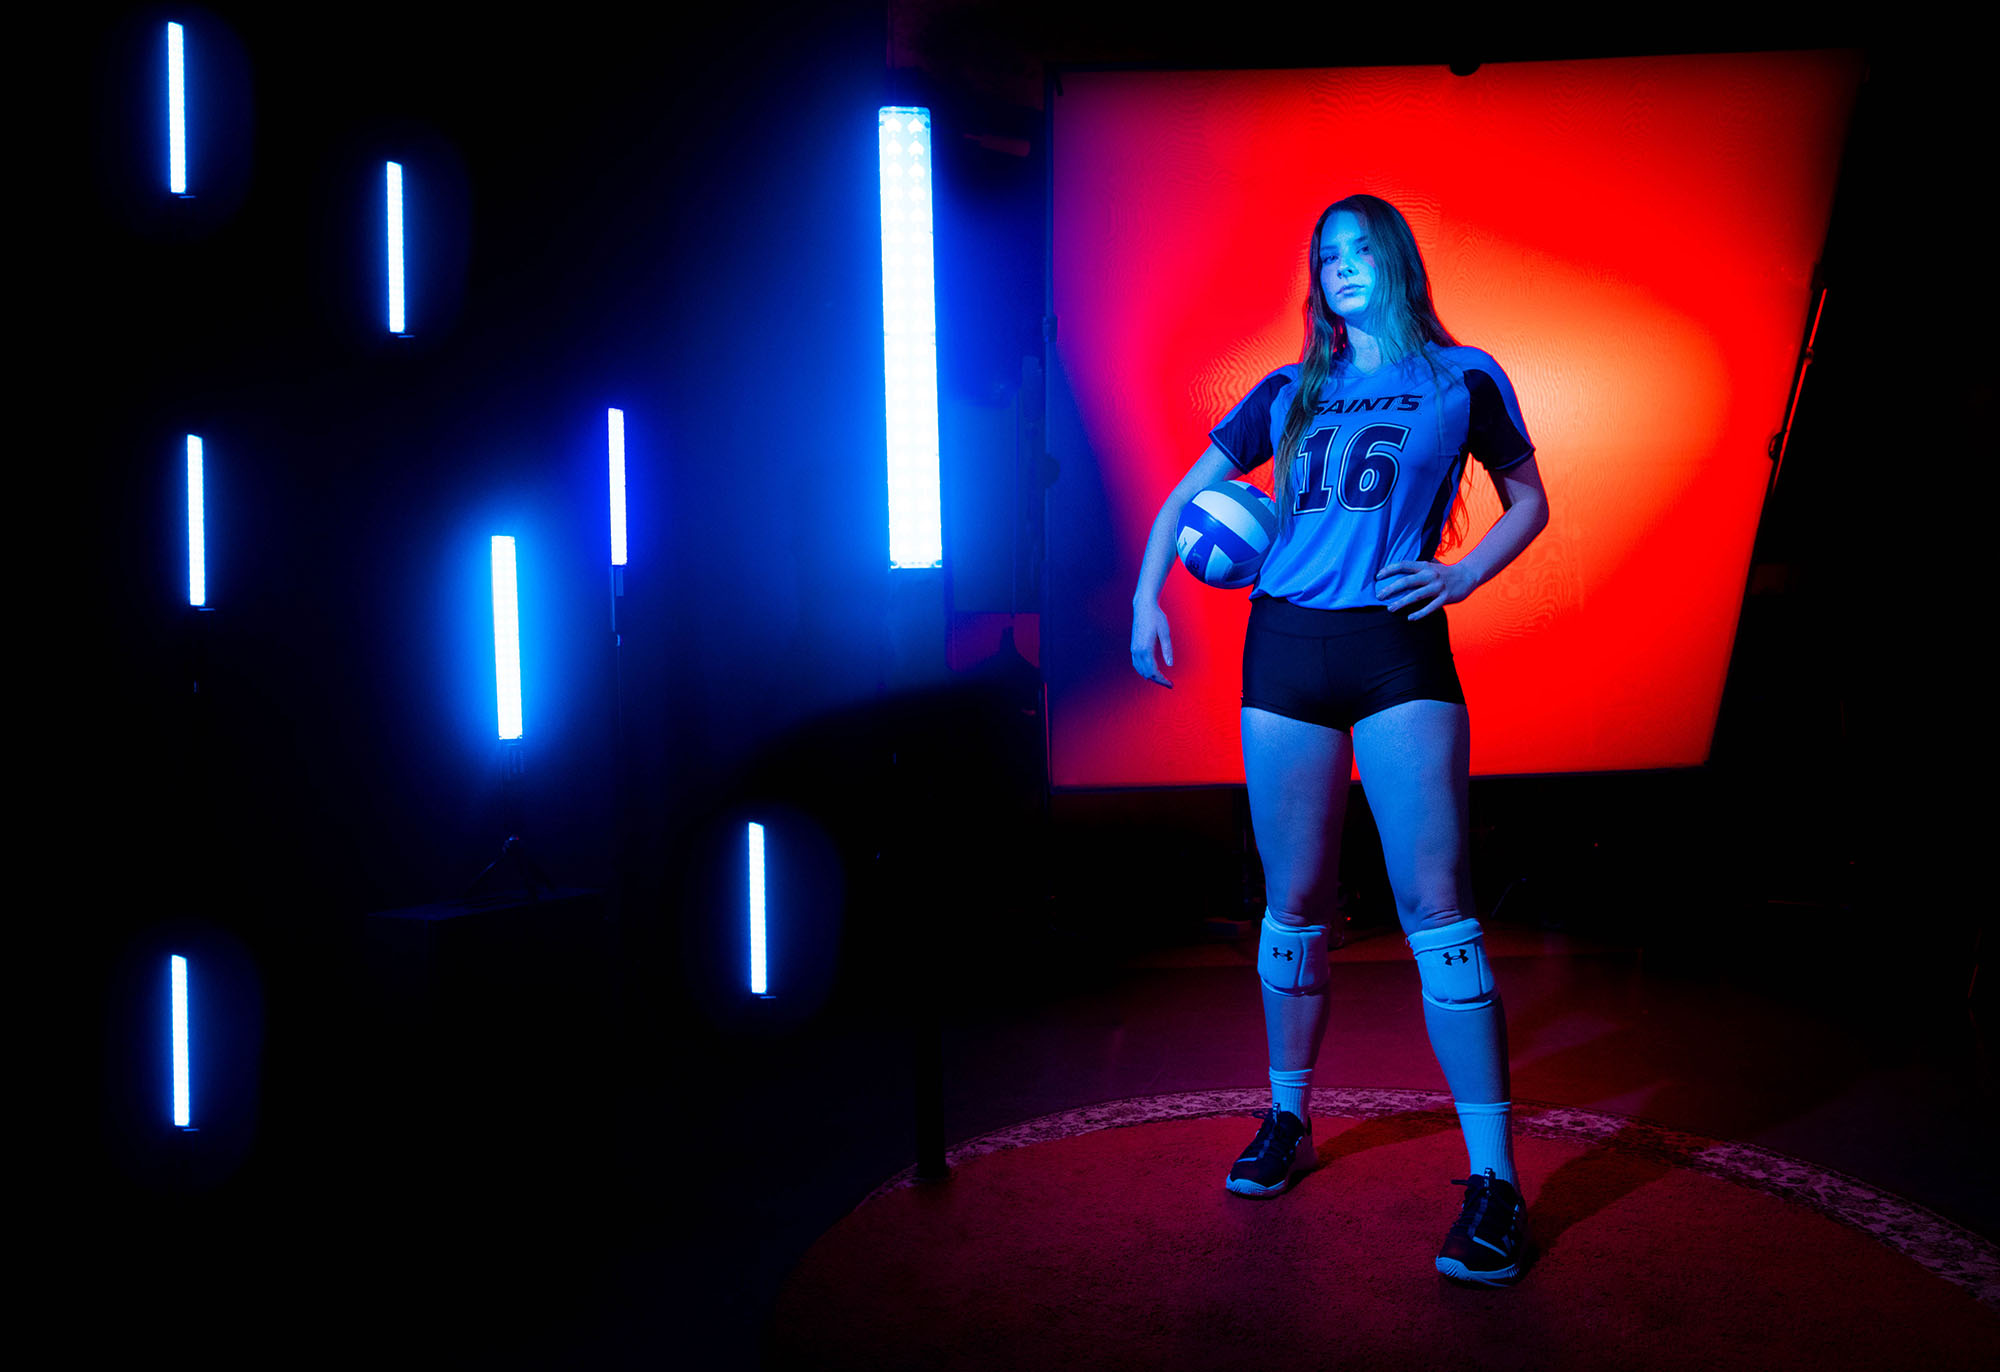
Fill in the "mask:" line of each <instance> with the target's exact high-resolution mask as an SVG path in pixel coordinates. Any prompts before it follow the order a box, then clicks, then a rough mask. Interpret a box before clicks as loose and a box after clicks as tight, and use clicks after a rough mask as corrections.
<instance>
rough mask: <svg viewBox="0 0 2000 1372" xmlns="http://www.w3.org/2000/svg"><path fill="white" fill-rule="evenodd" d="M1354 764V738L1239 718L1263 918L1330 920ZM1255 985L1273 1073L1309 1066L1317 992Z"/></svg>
mask: <svg viewBox="0 0 2000 1372" xmlns="http://www.w3.org/2000/svg"><path fill="white" fill-rule="evenodd" d="M1353 766H1354V744H1353V740H1352V739H1350V738H1349V736H1348V735H1347V734H1346V733H1345V732H1343V731H1342V730H1339V729H1328V728H1324V727H1322V726H1321V725H1317V724H1308V723H1306V722H1305V721H1303V720H1297V719H1290V718H1287V717H1286V716H1284V715H1277V714H1272V713H1271V712H1270V711H1268V710H1257V709H1245V710H1244V711H1243V772H1244V777H1245V780H1246V782H1247V784H1248V788H1249V795H1250V822H1251V825H1252V826H1253V828H1254V829H1255V831H1256V839H1257V851H1258V853H1259V855H1260V856H1261V857H1262V858H1263V860H1264V890H1265V896H1266V899H1267V900H1268V901H1269V903H1270V906H1271V912H1272V913H1271V917H1272V918H1273V919H1275V920H1277V921H1279V922H1280V923H1285V924H1290V925H1293V926H1294V927H1303V926H1305V925H1309V924H1327V923H1330V922H1331V921H1332V920H1333V918H1334V913H1335V891H1336V885H1335V882H1336V878H1337V877H1338V875H1339V871H1340V831H1341V825H1342V824H1343V822H1344V821H1345V819H1346V815H1347V790H1348V782H1349V777H1350V776H1351V774H1352V768H1353ZM1259 986H1260V988H1261V990H1262V991H1263V996H1264V1030H1265V1035H1266V1037H1267V1039H1268V1041H1269V1045H1270V1050H1271V1066H1272V1068H1273V1069H1274V1070H1277V1071H1297V1070H1301V1069H1304V1068H1310V1067H1311V1066H1312V1065H1313V1064H1314V1062H1315V1061H1317V1060H1318V1057H1319V1048H1320V1041H1321V1039H1323V1038H1324V1037H1325V1035H1326V1019H1327V998H1326V993H1325V991H1324V989H1322V990H1320V991H1319V992H1316V993H1314V994H1310V995H1303V996H1288V995H1283V994H1280V993H1279V992H1276V991H1273V990H1272V989H1271V988H1270V987H1269V986H1265V985H1263V984H1262V982H1261V981H1260V982H1259Z"/></svg>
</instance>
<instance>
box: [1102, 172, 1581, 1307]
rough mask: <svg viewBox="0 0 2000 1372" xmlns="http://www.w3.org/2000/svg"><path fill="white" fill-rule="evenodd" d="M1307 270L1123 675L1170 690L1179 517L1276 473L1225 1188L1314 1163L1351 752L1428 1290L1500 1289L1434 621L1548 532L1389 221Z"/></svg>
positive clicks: (1497, 1194) (1505, 1093)
mask: <svg viewBox="0 0 2000 1372" xmlns="http://www.w3.org/2000/svg"><path fill="white" fill-rule="evenodd" d="M1307 254H1308V256H1307V262H1308V276H1309V279H1310V282H1311V284H1310V286H1309V288H1308V301H1307V309H1306V313H1307V318H1308V321H1309V322H1308V328H1307V336H1306V345H1305V353H1304V356H1303V357H1302V358H1301V360H1300V361H1299V362H1298V363H1297V364H1294V365H1288V366H1284V367H1281V368H1279V369H1278V370H1277V371H1275V372H1272V373H1271V374H1270V375H1269V376H1267V377H1265V378H1264V379H1263V380H1262V381H1260V382H1259V383H1258V384H1257V386H1256V387H1255V388H1254V389H1253V390H1252V391H1251V392H1250V394H1249V395H1247V396H1245V397H1244V398H1243V399H1242V401H1241V402H1239V403H1238V404H1237V406H1236V407H1235V408H1234V409H1233V410H1231V411H1230V413H1229V415H1228V416H1227V417H1226V418H1224V419H1223V421H1222V422H1221V423H1220V424H1218V425H1217V426H1216V427H1215V429H1214V430H1213V431H1211V433H1210V435H1209V437H1210V443H1209V447H1208V449H1207V451H1205V452H1204V453H1203V454H1202V455H1201V457H1200V458H1199V459H1198V460H1197V461H1196V462H1195V464H1194V466H1193V467H1191V468H1189V469H1188V473H1187V475H1186V476H1185V477H1183V478H1182V479H1181V482H1180V484H1179V485H1178V486H1176V487H1175V488H1174V490H1173V493H1172V494H1171V495H1169V496H1168V497H1167V500H1166V503H1165V504H1164V505H1163V506H1161V508H1160V513H1159V516H1158V518H1156V519H1155V520H1154V521H1153V529H1152V533H1151V535H1150V537H1149V538H1148V539H1147V543H1146V555H1145V561H1144V564H1143V566H1142V567H1141V569H1140V573H1139V586H1138V590H1137V592H1136V593H1135V594H1134V596H1133V598H1132V665H1133V667H1134V668H1135V669H1136V670H1137V671H1138V672H1139V674H1140V675H1141V676H1143V677H1145V678H1146V679H1147V680H1149V681H1155V682H1158V683H1159V684H1160V685H1162V686H1171V685H1172V683H1171V682H1169V681H1168V680H1167V679H1166V677H1165V676H1163V675H1161V673H1160V669H1159V667H1158V666H1157V665H1156V663H1155V659H1154V649H1155V647H1156V646H1157V647H1158V649H1159V650H1160V653H1161V654H1162V656H1163V657H1164V659H1165V663H1166V665H1167V666H1169V667H1171V666H1172V665H1173V661H1174V650H1173V640H1172V638H1171V636H1170V635H1169V632H1168V626H1167V618H1166V616H1165V615H1164V614H1163V613H1162V612H1161V610H1160V605H1159V593H1160V587H1161V585H1162V583H1163V582H1164V581H1165V580H1166V575H1167V570H1168V568H1169V566H1170V565H1171V563H1172V561H1173V555H1174V536H1175V531H1176V529H1177V528H1178V526H1179V523H1180V512H1181V507H1182V506H1183V505H1185V504H1186V503H1187V501H1188V500H1189V499H1190V498H1191V497H1192V496H1193V495H1194V494H1195V493H1196V492H1198V491H1200V490H1202V489H1204V488H1206V487H1208V486H1212V485H1214V484H1216V483H1217V482H1219V481H1223V480H1226V479H1228V478H1230V477H1235V476H1241V475H1243V474H1245V473H1247V472H1250V471H1252V470H1254V469H1255V468H1256V467H1258V466H1259V465H1260V464H1261V463H1263V462H1264V461H1265V460H1266V459H1267V458H1270V457H1271V456H1272V455H1273V454H1274V453H1284V454H1287V455H1288V460H1287V461H1284V462H1280V463H1278V464H1277V467H1276V472H1275V477H1276V481H1275V484H1276V490H1277V501H1278V514H1279V529H1278V535H1277V538H1276V539H1275V541H1274V542H1273V544H1272V546H1271V550H1270V553H1269V554H1268V555H1267V556H1266V558H1265V560H1264V564H1263V567H1262V568H1261V569H1260V571H1259V573H1258V578H1257V585H1256V588H1255V590H1254V591H1253V592H1252V597H1251V602H1250V627H1249V630H1248V633H1247V634H1246V636H1245V639H1244V644H1243V771H1244V776H1245V779H1246V782H1247V784H1248V788H1249V796H1250V817H1251V823H1252V825H1253V826H1254V828H1255V832H1256V839H1257V848H1258V851H1259V852H1260V853H1261V855H1262V856H1263V859H1264V876H1265V890H1266V896H1267V899H1268V901H1269V908H1268V909H1267V910H1266V911H1265V914H1264V921H1263V926H1262V930H1261V934H1260V938H1259V952H1258V958H1257V968H1258V974H1259V976H1260V978H1261V979H1262V981H1263V997H1264V1023H1265V1029H1266V1034H1267V1038H1268V1040H1269V1047H1270V1053H1271V1073H1270V1075H1271V1095H1272V1103H1271V1108H1270V1109H1269V1110H1267V1111H1266V1112H1265V1113H1264V1116H1263V1120H1262V1124H1261V1127H1260V1128H1259V1129H1258V1131H1257V1137H1256V1138H1255V1139H1254V1140H1253V1141H1252V1142H1251V1144H1250V1147H1249V1148H1248V1149H1247V1150H1246V1151H1245V1152H1244V1154H1243V1156H1242V1157H1241V1158H1239V1159H1238V1160H1237V1162H1236V1165H1235V1166H1234V1167H1233V1168H1231V1169H1230V1172H1229V1177H1228V1180H1227V1186H1228V1188H1229V1190H1231V1191H1232V1192H1235V1193H1236V1194H1238V1195H1245V1196H1275V1195H1278V1194H1281V1193H1282V1192H1284V1191H1286V1190H1287V1189H1289V1188H1290V1186H1291V1185H1292V1183H1293V1181H1294V1180H1296V1179H1297V1177H1298V1176H1299V1175H1300V1174H1301V1173H1303V1172H1305V1171H1308V1170H1310V1169H1311V1168H1312V1167H1313V1166H1314V1165H1315V1161H1316V1160H1315V1158H1314V1154H1313V1143H1312V1117H1311V1115H1310V1113H1309V1107H1310V1101H1311V1089H1312V1088H1311V1081H1312V1067H1313V1063H1314V1061H1315V1060H1316V1059H1317V1058H1318V1055H1319V1046H1320V1040H1321V1037H1322V1036H1323V1035H1324V1033H1325V1031H1326V1018H1327V934H1328V928H1327V925H1328V921H1329V920H1330V919H1332V918H1334V916H1335V912H1334V890H1335V878H1336V876H1337V875H1338V872H1339V866H1340V834H1341V824H1342V821H1343V818H1344V816H1345V813H1346V808H1347V787H1348V778H1349V775H1350V772H1349V769H1350V767H1351V766H1352V765H1353V762H1354V759H1355V758H1356V757H1357V756H1358V757H1359V759H1360V771H1361V774H1362V776H1363V778H1364V779H1365V781H1366V783H1367V786H1368V801H1369V805H1370V807H1371V808H1372V809H1373V811H1374V814H1375V821H1376V826H1377V828H1378V829H1379V830H1380V832H1381V835H1382V850H1383V858H1384V860H1385V862H1386V864H1387V868H1388V873H1389V880H1390V885H1391V886H1392V887H1393V888H1394V890H1395V896H1396V911H1397V915H1398V918H1399V919H1400V921H1401V923H1402V927H1403V932H1404V935H1405V942H1406V943H1407V944H1408V945H1409V948H1410V951H1411V953H1412V954H1413V955H1414V956H1415V958H1416V961H1417V968H1418V976H1419V983H1420V989H1421V992H1422V995H1423V1001H1424V1023H1425V1026H1426V1028H1427V1029H1428V1030H1429V1033H1430V1040H1431V1046H1432V1048H1433V1049H1434V1050H1435V1051H1436V1053H1437V1058H1438V1065H1439V1066H1440V1067H1441V1068H1442V1069H1443V1071H1444V1076H1445V1081H1446V1083H1447V1085H1448V1086H1449V1087H1450V1088H1451V1094H1452V1099H1453V1100H1454V1102H1455V1103H1456V1104H1457V1108H1458V1116H1459V1122H1460V1126H1461V1128H1462V1130H1463V1132H1464V1135H1465V1145H1466V1153H1467V1159H1468V1162H1469V1165H1470V1170H1471V1175H1470V1177H1468V1178H1467V1179H1466V1180H1464V1181H1455V1182H1454V1184H1455V1185H1460V1186H1464V1187H1465V1188H1466V1194H1465V1197H1464V1203H1463V1205H1462V1207H1461V1211H1460V1214H1459V1217H1458V1221H1457V1222H1456V1223H1455V1224H1454V1225H1453V1226H1452V1228H1451V1231H1450V1233H1449V1235H1448V1236H1447V1237H1446V1239H1445V1242H1444V1246H1443V1249H1442V1251H1441V1252H1440V1253H1439V1255H1438V1259H1437V1269H1438V1271H1440V1272H1442V1273H1444V1274H1445V1275H1446V1276H1448V1277H1452V1278H1456V1279H1458V1280H1461V1281H1473V1282H1482V1283H1486V1284H1489V1285H1491V1284H1499V1283H1504V1282H1509V1281H1512V1280H1513V1279H1515V1278H1516V1277H1518V1276H1519V1275H1520V1270H1521V1269H1520V1259H1519V1254H1520V1249H1521V1245H1522V1242H1523V1239H1524V1229H1523V1225H1522V1210H1523V1206H1522V1200H1521V1194H1520V1184H1519V1178H1518V1177H1517V1176H1516V1174H1515V1170H1514V1156H1513V1142H1512V1136H1511V1133H1510V1130H1509V1110H1510V1107H1511V1103H1512V1102H1511V1087H1510V1084H1509V1080H1508V1070H1507V1029H1506V1018H1505V1015H1504V1012H1503V1010H1502V1007H1501V1002H1500V995H1499V992H1498V990H1497V989H1496V988H1495V986H1494V983H1493V977H1492V972H1491V969H1490V968H1489V966H1488V964H1487V961H1486V954H1485V949H1484V946H1483V942H1482V939H1481V933H1480V927H1479V922H1478V920H1477V919H1476V918H1474V915H1475V913H1476V912H1475V907H1474V903H1473V896H1472V879H1471V863H1470V860H1469V856H1468V850H1467V841H1466V831H1467V814H1468V806H1467V799H1466V798H1467V792H1468V781H1469V778H1470V775H1471V741H1470V740H1471V728H1470V722H1469V719H1468V716H1467V713H1466V708H1465V696H1464V694H1463V692H1462V691H1461V690H1460V688H1459V681H1458V673H1457V670H1456V668H1455V666H1454V665H1453V663H1452V657H1451V644H1450V639H1449V636H1448V633H1447V630H1446V625H1445V615H1444V607H1445V606H1447V605H1451V604H1456V603H1457V602H1458V601H1461V600H1464V599H1465V598H1466V597H1467V596H1469V595H1471V594H1472V592H1473V591H1475V590H1476V589H1478V588H1479V587H1480V586H1482V585H1484V584H1485V583H1486V582H1487V581H1490V580H1491V579H1492V578H1493V577H1494V576H1495V575H1496V574H1497V573H1498V572H1499V571H1500V569H1501V568H1503V567H1505V566H1506V565H1507V564H1508V563H1509V562H1512V561H1513V560H1514V559H1515V558H1516V557H1517V556H1519V555H1520V552H1521V550H1522V549H1523V548H1525V547H1527V546H1528V544H1529V542H1530V541H1531V540H1532V539H1533V538H1534V537H1535V535H1536V534H1538V533H1540V532H1541V531H1542V529H1543V528H1544V527H1546V525H1547V524H1548V500H1547V497H1546V495H1545V493H1544V492H1543V490H1542V483H1541V477H1540V476H1539V475H1538V473H1537V472H1536V470H1535V457H1534V445H1533V444H1532V443H1530V442H1529V441H1528V435H1527V427H1526V425H1525V424H1524V423H1523V421H1522V419H1521V412H1520V407H1519V405H1518V403H1517V402H1516V400H1515V397H1514V389H1513V386H1512V384H1511V383H1510V382H1509V381H1508V379H1507V376H1506V374H1505V373H1504V372H1503V371H1501V369H1500V367H1499V365H1498V364H1497V363H1496V362H1494V360H1493V359H1492V358H1491V357H1490V356H1489V355H1487V354H1486V353H1484V352H1481V351H1480V350H1479V349H1477V348H1468V347H1461V346H1459V344H1458V342H1457V340H1455V339H1454V338H1452V336H1451V335H1450V334H1449V333H1447V332H1446V331H1445V328H1444V326H1443V324H1441V323H1440V322H1439V321H1438V317H1437V311H1436V309H1435V307H1434V306H1433V305H1432V303H1431V293H1430V279H1429V277H1428V275H1427V274H1426V273H1425V271H1424V264H1423V259H1422V257H1421V256H1420V255H1419V253H1418V251H1417V245H1416V240H1415V238H1413V237H1412V236H1411V233H1410V226H1409V224H1408V223H1407V222H1406V221H1405V220H1404V218H1403V216H1402V215H1401V213H1399V212H1398V211H1397V210H1396V208H1395V207H1394V206H1392V205H1390V204H1389V203H1388V202H1387V201H1384V200H1381V199H1378V198H1376V197H1375V196H1372V195H1352V196H1349V197H1347V198H1346V199H1344V200H1339V201H1336V202H1335V203H1334V204H1332V205H1330V206H1328V207H1327V209H1326V210H1325V212H1324V213H1322V214H1321V215H1320V218H1319V222H1318V223H1316V224H1315V225H1314V226H1313V233H1312V237H1311V239H1309V240H1308V243H1307ZM1467 454H1470V455H1471V456H1473V457H1475V458H1477V459H1478V460H1479V461H1480V463H1481V464H1482V465H1484V466H1485V468H1486V469H1487V471H1488V473H1489V474H1490V475H1491V476H1492V479H1493V483H1494V486H1495V487H1496V488H1497V489H1498V491H1499V493H1500V502H1501V504H1502V505H1503V506H1505V508H1506V513H1505V514H1503V515H1502V516H1501V518H1500V519H1499V520H1498V521H1497V522H1496V523H1495V524H1494V525H1493V527H1492V528H1491V529H1489V530H1488V531H1487V533H1486V535H1485V537H1484V538H1482V539H1481V540H1480V541H1479V543H1478V545H1477V546H1476V547H1474V548H1473V549H1472V550H1471V551H1470V552H1468V553H1466V554H1465V555H1464V556H1463V557H1461V558H1460V559H1459V560H1458V561H1456V562H1451V563H1441V562H1437V561H1435V560H1433V559H1434V558H1435V557H1436V556H1437V553H1438V551H1439V547H1440V543H1441V541H1442V540H1443V536H1444V534H1445V522H1446V514H1447V511H1450V510H1453V509H1454V507H1455V506H1456V505H1457V502H1456V499H1455V497H1456V494H1457V489H1458V484H1459V479H1460V476H1461V473H1462V472H1463V471H1464V470H1465V458H1466V456H1467ZM1461 513H1462V512H1461ZM1453 523H1454V525H1455V524H1456V523H1457V520H1456V519H1454V521H1453ZM1452 532H1453V533H1454V534H1455V533H1456V529H1455V528H1454V529H1453V531H1452ZM1453 541H1454V542H1455V541H1456V540H1455V539H1454V540H1453Z"/></svg>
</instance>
